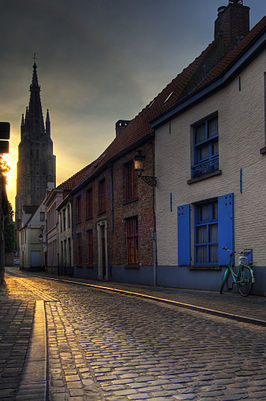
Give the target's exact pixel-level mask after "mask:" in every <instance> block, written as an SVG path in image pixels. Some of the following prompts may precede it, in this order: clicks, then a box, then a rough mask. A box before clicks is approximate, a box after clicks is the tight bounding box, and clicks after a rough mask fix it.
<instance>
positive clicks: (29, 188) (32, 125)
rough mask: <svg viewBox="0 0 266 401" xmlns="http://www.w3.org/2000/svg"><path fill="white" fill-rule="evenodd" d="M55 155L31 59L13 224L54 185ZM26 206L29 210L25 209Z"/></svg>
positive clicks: (21, 221) (19, 224)
mask: <svg viewBox="0 0 266 401" xmlns="http://www.w3.org/2000/svg"><path fill="white" fill-rule="evenodd" d="M55 181H56V177H55V156H54V155H53V142H52V140H51V132H50V117H49V111H48V110H47V114H46V121H45V125H44V119H43V114H42V105H41V98H40V86H39V84H38V77H37V66H36V63H35V62H34V65H33V76H32V83H31V86H30V102H29V107H27V109H26V114H25V117H24V115H22V121H21V141H20V144H19V151H18V164H17V196H16V226H17V229H19V228H21V227H22V226H23V225H24V224H25V223H26V221H27V219H28V217H29V214H30V215H31V214H32V213H34V211H35V210H36V209H37V206H38V205H39V203H40V201H41V200H42V199H43V198H44V196H45V194H46V191H47V189H52V188H54V187H55ZM29 210H30V213H29Z"/></svg>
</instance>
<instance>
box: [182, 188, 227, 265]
mask: <svg viewBox="0 0 266 401" xmlns="http://www.w3.org/2000/svg"><path fill="white" fill-rule="evenodd" d="M192 210H194V230H192V229H191V228H192V224H191V211H192ZM177 211H178V220H177V221H178V265H179V266H191V264H192V263H193V264H194V265H196V266H208V265H209V266H211V265H219V266H225V265H227V263H228V252H226V251H225V250H224V249H223V248H224V247H226V248H228V249H234V194H233V193H231V194H227V195H222V196H219V197H218V198H216V199H209V200H204V201H202V202H197V203H196V204H194V205H190V204H187V205H182V206H179V207H178V209H177ZM192 235H193V236H194V259H192V258H191V239H192Z"/></svg>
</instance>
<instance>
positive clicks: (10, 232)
mask: <svg viewBox="0 0 266 401" xmlns="http://www.w3.org/2000/svg"><path fill="white" fill-rule="evenodd" d="M7 209H8V212H7V214H6V215H5V217H4V237H5V253H10V252H14V251H15V249H16V225H15V223H14V221H13V216H14V212H13V210H12V206H11V203H10V202H9V201H8V206H7Z"/></svg>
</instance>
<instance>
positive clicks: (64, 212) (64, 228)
mask: <svg viewBox="0 0 266 401" xmlns="http://www.w3.org/2000/svg"><path fill="white" fill-rule="evenodd" d="M63 230H64V231H65V230H66V209H63Z"/></svg>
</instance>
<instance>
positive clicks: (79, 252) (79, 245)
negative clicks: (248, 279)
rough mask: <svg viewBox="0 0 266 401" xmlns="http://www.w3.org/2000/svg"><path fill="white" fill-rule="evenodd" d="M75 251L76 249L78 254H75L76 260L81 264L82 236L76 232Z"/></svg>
mask: <svg viewBox="0 0 266 401" xmlns="http://www.w3.org/2000/svg"><path fill="white" fill-rule="evenodd" d="M77 245H78V247H77V251H78V255H77V262H78V265H81V264H82V237H81V234H80V233H79V234H77Z"/></svg>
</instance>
